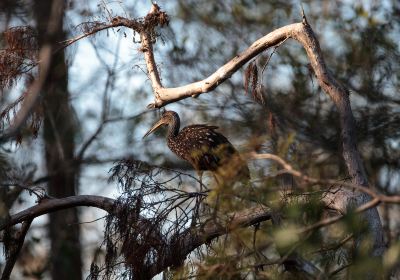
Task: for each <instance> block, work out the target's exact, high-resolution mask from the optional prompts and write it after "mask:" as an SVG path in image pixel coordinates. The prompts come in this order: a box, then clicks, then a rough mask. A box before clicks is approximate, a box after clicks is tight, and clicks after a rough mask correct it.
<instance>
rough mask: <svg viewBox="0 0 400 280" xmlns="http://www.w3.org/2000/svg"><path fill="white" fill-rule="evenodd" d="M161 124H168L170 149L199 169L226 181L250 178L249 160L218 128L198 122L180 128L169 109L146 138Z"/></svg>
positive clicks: (177, 119)
mask: <svg viewBox="0 0 400 280" xmlns="http://www.w3.org/2000/svg"><path fill="white" fill-rule="evenodd" d="M161 125H168V132H167V145H168V147H169V148H170V149H171V151H172V152H174V153H175V154H176V155H178V156H179V157H181V158H182V159H184V160H187V161H188V162H189V163H190V164H191V165H192V166H193V167H194V168H195V169H196V171H199V172H201V171H206V170H208V171H212V172H213V173H214V174H215V175H217V176H219V177H221V178H222V179H223V181H224V182H232V181H236V180H240V181H248V180H249V179H250V175H249V169H248V167H247V164H246V162H245V161H244V160H243V159H242V158H241V157H240V155H239V153H238V152H237V151H236V149H235V148H234V147H233V145H232V144H231V143H230V142H229V141H228V139H226V137H225V136H224V135H222V134H221V133H219V132H218V131H216V129H217V128H218V127H216V126H210V125H205V124H195V125H189V126H187V127H185V128H183V129H182V130H181V131H179V126H180V119H179V116H178V114H177V113H175V112H173V111H166V112H165V113H164V114H163V115H162V117H161V119H160V120H159V121H158V122H157V123H156V124H155V125H154V126H153V127H152V128H151V129H150V130H149V131H148V132H147V133H146V134H145V136H144V137H146V136H147V135H149V134H150V133H152V132H153V131H155V130H156V129H157V128H158V127H160V126H161Z"/></svg>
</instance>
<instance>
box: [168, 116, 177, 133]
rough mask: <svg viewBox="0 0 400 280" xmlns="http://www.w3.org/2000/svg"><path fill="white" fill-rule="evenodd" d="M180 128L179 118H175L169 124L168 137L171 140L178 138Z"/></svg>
mask: <svg viewBox="0 0 400 280" xmlns="http://www.w3.org/2000/svg"><path fill="white" fill-rule="evenodd" d="M179 127H180V120H179V118H176V117H175V118H174V120H173V121H172V122H170V123H169V124H168V133H167V137H168V138H171V137H175V136H177V135H178V133H179Z"/></svg>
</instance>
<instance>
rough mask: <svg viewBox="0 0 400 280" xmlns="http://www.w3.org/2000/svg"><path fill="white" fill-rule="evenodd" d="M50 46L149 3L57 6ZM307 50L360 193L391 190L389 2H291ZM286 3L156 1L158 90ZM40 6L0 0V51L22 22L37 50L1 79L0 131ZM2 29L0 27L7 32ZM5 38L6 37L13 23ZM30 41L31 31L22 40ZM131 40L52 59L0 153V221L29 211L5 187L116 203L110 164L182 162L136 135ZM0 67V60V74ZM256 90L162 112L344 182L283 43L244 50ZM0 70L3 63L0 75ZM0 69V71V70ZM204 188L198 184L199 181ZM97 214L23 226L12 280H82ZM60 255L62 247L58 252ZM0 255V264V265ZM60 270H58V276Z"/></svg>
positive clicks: (307, 85) (268, 23) (141, 84)
mask: <svg viewBox="0 0 400 280" xmlns="http://www.w3.org/2000/svg"><path fill="white" fill-rule="evenodd" d="M65 3H66V4H65V7H64V9H63V10H64V11H63V14H64V16H63V17H61V18H59V20H60V22H59V23H54V26H55V28H57V32H56V34H57V35H56V36H55V38H53V39H54V40H56V41H57V42H61V41H64V40H67V39H69V38H73V37H75V36H78V35H80V34H82V33H83V32H84V31H85V30H87V29H85V28H87V26H88V23H93V22H98V21H101V22H109V21H110V20H111V19H112V18H113V17H115V16H123V17H129V18H136V17H141V16H145V15H146V13H147V12H148V10H149V9H150V7H151V1H144V0H142V1H133V0H132V1H130V0H127V1H106V0H81V1H74V0H69V1H65ZM301 3H302V5H303V7H304V10H305V13H306V16H307V19H308V21H309V23H310V24H311V26H312V28H313V29H314V32H315V33H316V36H317V38H318V39H319V42H320V44H321V49H322V52H323V54H324V58H325V60H326V63H327V66H328V68H329V69H330V70H331V72H332V73H333V75H334V76H335V77H336V78H337V79H338V80H339V81H340V82H341V83H343V84H344V85H345V86H346V87H347V88H348V89H349V92H350V98H351V102H352V104H351V105H352V108H353V113H354V115H355V117H356V121H357V140H358V147H359V150H360V152H361V155H362V158H363V161H364V164H365V168H366V171H367V175H368V179H369V182H370V184H371V186H373V188H374V190H376V191H378V192H381V193H384V194H398V193H399V179H400V107H399V104H400V92H399V89H400V45H399V43H398V42H399V41H400V24H399V23H400V3H399V2H398V1H395V0H383V1H375V0H365V1H345V0H343V1H340V0H338V1H325V0H322V1H321V0H315V1H314V0H305V1H302V2H301ZM301 3H300V1H280V0H271V1H261V0H260V1H257V0H253V1H246V0H229V1H215V0H213V1H208V0H201V1H199V0H193V1H192V0H187V1H178V0H175V1H166V0H165V1H164V0H160V1H158V2H157V4H158V5H159V6H160V7H161V8H162V9H163V10H164V11H165V12H166V13H167V14H168V15H169V17H170V24H169V26H168V27H165V28H163V29H160V30H158V31H157V32H158V33H159V34H158V35H159V36H158V37H157V42H156V44H155V56H156V62H157V65H158V67H159V71H160V74H161V77H162V82H163V85H164V86H166V87H177V86H180V85H185V84H187V83H190V82H194V81H197V80H201V79H203V78H205V77H207V76H208V75H210V74H211V73H213V72H214V71H216V70H217V69H218V68H219V67H220V66H222V65H223V64H224V63H226V62H227V61H228V60H230V59H231V58H233V57H234V56H235V55H236V54H238V53H240V52H241V51H243V50H245V49H246V48H247V47H248V46H250V45H251V44H252V43H253V42H254V41H255V40H257V39H258V38H261V37H262V36H264V35H265V34H267V33H269V32H271V31H273V30H274V29H277V28H279V27H281V26H284V25H287V24H290V23H295V22H299V21H301V5H300V4H301ZM51 4H52V1H51V0H40V1H39V0H38V1H35V0H2V1H1V2H0V30H1V32H2V34H3V35H2V37H1V38H0V46H1V51H2V52H4V51H6V50H7V48H10V41H9V40H7V38H8V37H7V34H10V33H7V32H12V31H13V29H10V28H15V27H17V26H25V28H28V27H29V28H30V29H29V31H30V32H32V34H34V35H35V36H37V37H38V39H39V40H38V42H37V43H36V44H37V45H35V44H33V43H32V44H30V45H29V46H31V49H30V50H27V49H25V50H24V51H23V52H22V54H21V53H12V54H13V55H23V56H24V59H23V61H22V62H21V64H20V65H19V66H18V67H19V68H18V71H20V73H18V75H16V78H15V79H11V80H9V81H7V82H5V81H4V80H2V82H3V84H2V88H3V89H2V91H1V95H0V110H1V112H2V113H1V115H0V116H1V119H0V122H1V123H0V126H1V127H2V128H5V127H7V126H8V125H9V124H10V120H12V118H13V116H14V114H15V112H16V111H18V108H19V106H21V103H20V102H19V99H20V97H21V96H23V94H24V92H25V91H26V88H27V86H28V85H29V84H30V83H31V81H32V76H35V75H36V74H37V69H35V67H32V65H33V64H34V61H35V56H34V55H31V56H29V55H28V54H29V52H34V51H35V50H37V49H38V48H39V46H40V44H42V42H43V41H45V40H47V39H48V38H47V39H46V28H47V24H49V17H50V10H51V9H50V7H51ZM10 30H11V31H10ZM14 31H15V29H14ZM32 36H33V35H32ZM138 41H139V36H138V34H134V33H133V32H132V30H128V29H126V28H118V29H117V28H115V29H108V30H105V31H102V32H98V33H97V34H96V35H94V36H90V37H88V38H85V39H82V40H80V41H78V42H76V43H74V44H72V45H71V46H69V47H67V48H66V49H63V50H60V51H58V52H57V55H55V56H54V60H53V62H52V65H51V68H50V78H49V79H48V80H47V82H46V85H45V86H44V89H43V92H44V93H46V92H52V93H53V94H51V95H46V94H44V95H43V96H45V97H43V98H42V99H41V100H40V102H39V103H40V104H39V105H38V106H37V108H38V109H35V111H34V115H33V116H32V117H31V118H30V119H29V120H28V124H27V125H26V128H25V129H24V130H23V131H22V133H21V134H20V135H18V137H17V139H14V140H13V141H10V142H8V143H5V144H3V145H2V146H1V147H0V178H1V180H0V181H2V182H3V183H2V184H3V185H2V189H1V192H0V195H1V204H2V207H1V209H2V210H1V211H2V213H1V215H2V216H3V217H5V215H7V213H15V212H17V211H19V210H22V209H25V208H27V207H28V206H31V205H33V204H34V203H35V199H36V197H35V196H32V195H29V193H28V192H26V191H22V190H18V191H16V190H15V188H14V185H15V184H17V183H18V184H21V185H24V186H33V185H34V186H41V187H44V188H46V190H47V193H48V194H49V195H51V196H55V197H63V196H69V195H77V194H95V195H103V196H107V197H113V198H116V197H118V195H119V190H118V188H117V187H116V184H114V183H110V182H108V177H109V175H110V174H109V170H110V169H111V168H112V166H113V165H114V164H115V162H116V161H118V160H121V159H124V158H133V159H137V160H142V161H146V162H148V163H151V164H153V165H159V166H164V167H168V168H172V169H178V170H183V171H185V172H187V173H190V174H192V175H194V176H195V175H196V173H195V172H194V171H193V170H192V167H191V166H190V165H189V164H187V163H185V162H183V161H182V160H180V159H178V158H177V157H176V156H175V155H174V154H173V153H172V152H170V150H169V149H168V148H167V147H166V143H165V140H164V133H163V132H161V133H156V134H155V136H152V137H148V138H146V139H145V140H142V136H143V134H144V133H145V131H146V130H147V129H148V128H150V126H151V125H152V124H153V123H154V122H155V121H156V120H157V119H158V117H159V116H160V112H159V111H157V110H154V111H151V110H147V109H146V106H147V104H149V103H151V102H152V101H153V93H152V87H151V83H150V81H149V79H148V78H147V76H146V71H147V70H146V67H145V63H144V60H143V55H142V53H141V52H140V51H139V48H140V44H138ZM5 63H6V60H5V58H4V57H1V60H0V66H2V67H4V66H5ZM253 63H255V65H257V66H258V69H259V72H258V75H259V77H260V78H259V82H258V87H259V88H260V90H259V91H258V94H257V95H254V94H253V93H252V92H249V90H247V89H245V87H244V78H243V77H244V74H245V73H244V72H245V67H244V68H243V69H241V70H240V71H238V72H237V73H235V74H234V75H233V76H232V78H231V79H229V80H227V81H226V82H224V83H223V84H222V85H221V86H219V87H218V88H217V89H215V90H214V91H213V92H211V93H207V94H203V95H201V96H199V97H198V98H196V99H193V98H189V99H185V100H182V101H179V102H177V103H174V104H171V105H167V109H169V110H174V111H176V112H177V113H178V114H179V115H180V117H181V124H182V125H183V126H186V125H189V124H193V123H208V124H212V125H217V126H219V131H221V132H222V133H223V134H224V135H225V136H227V138H228V139H230V141H231V142H232V143H233V144H234V145H235V147H237V148H238V150H240V151H242V152H246V151H251V150H256V151H258V152H271V153H276V154H279V155H281V156H282V157H284V158H286V159H288V160H289V161H290V162H291V163H292V164H293V165H294V167H296V168H297V169H299V170H301V171H303V172H305V173H307V174H310V175H312V176H315V177H319V178H335V179H346V178H347V175H346V168H345V165H344V162H343V160H342V155H341V141H340V128H339V119H338V114H337V112H336V110H335V108H334V106H333V104H332V102H331V101H330V99H329V97H328V96H327V95H326V94H325V93H324V92H323V91H322V90H321V88H320V87H319V86H318V82H317V81H316V79H315V77H314V75H313V73H312V70H311V68H310V66H309V62H308V60H307V57H306V54H305V52H304V50H303V49H302V47H301V46H300V45H299V44H298V43H297V42H295V41H293V40H288V41H286V42H285V43H284V44H282V45H281V46H280V47H279V48H277V49H270V50H268V51H266V52H264V53H263V54H262V55H260V56H258V57H257V58H256V59H255V60H254V61H253ZM1 69H5V68H1ZM3 74H4V72H3V73H2V75H3ZM249 167H250V171H251V174H252V178H253V180H257V179H260V180H262V178H265V176H268V174H269V173H270V171H271V170H270V168H269V166H268V165H266V164H265V163H260V162H255V161H253V162H249ZM206 180H207V179H206ZM379 211H380V214H381V218H382V221H383V223H384V228H385V239H386V240H387V243H388V246H391V244H395V243H396V242H398V241H399V230H400V225H399V207H398V206H397V205H391V206H388V205H382V206H380V208H379ZM105 215H106V213H105V212H103V211H101V210H96V209H92V208H79V209H71V210H64V211H60V212H57V213H54V214H52V215H46V216H43V217H40V218H37V219H35V220H34V223H33V225H32V227H31V230H30V231H29V233H28V236H27V238H26V241H25V245H24V248H23V250H22V253H21V256H20V258H19V260H18V262H17V266H16V267H15V268H14V271H13V274H12V279H22V278H24V279H56V278H58V280H61V279H84V278H86V276H88V274H89V269H90V264H91V262H92V261H93V259H94V258H95V256H97V255H99V254H101V250H103V249H104V248H100V244H101V243H102V241H103V239H104V236H103V233H104V219H103V218H104V216H105ZM71 248H72V249H71ZM2 265H4V257H3V258H0V267H1V266H2ZM60 271H68V272H69V273H68V274H66V275H65V276H62V275H60Z"/></svg>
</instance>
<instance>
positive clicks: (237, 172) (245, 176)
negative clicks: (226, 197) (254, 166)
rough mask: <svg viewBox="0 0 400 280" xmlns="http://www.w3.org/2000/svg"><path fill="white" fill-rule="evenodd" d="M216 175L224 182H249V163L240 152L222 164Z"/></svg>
mask: <svg viewBox="0 0 400 280" xmlns="http://www.w3.org/2000/svg"><path fill="white" fill-rule="evenodd" d="M215 173H216V175H217V177H218V178H219V181H221V180H222V183H223V184H232V183H235V182H241V183H245V184H247V183H249V182H250V171H249V168H248V166H247V163H246V161H245V160H243V158H241V157H240V155H239V154H236V155H235V156H234V157H232V158H230V160H229V161H227V162H226V163H224V164H222V165H221V166H220V167H219V168H218V169H217V170H216V172H215Z"/></svg>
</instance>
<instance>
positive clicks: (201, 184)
mask: <svg viewBox="0 0 400 280" xmlns="http://www.w3.org/2000/svg"><path fill="white" fill-rule="evenodd" d="M197 176H199V182H200V192H201V193H202V192H203V180H202V179H203V171H197Z"/></svg>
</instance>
